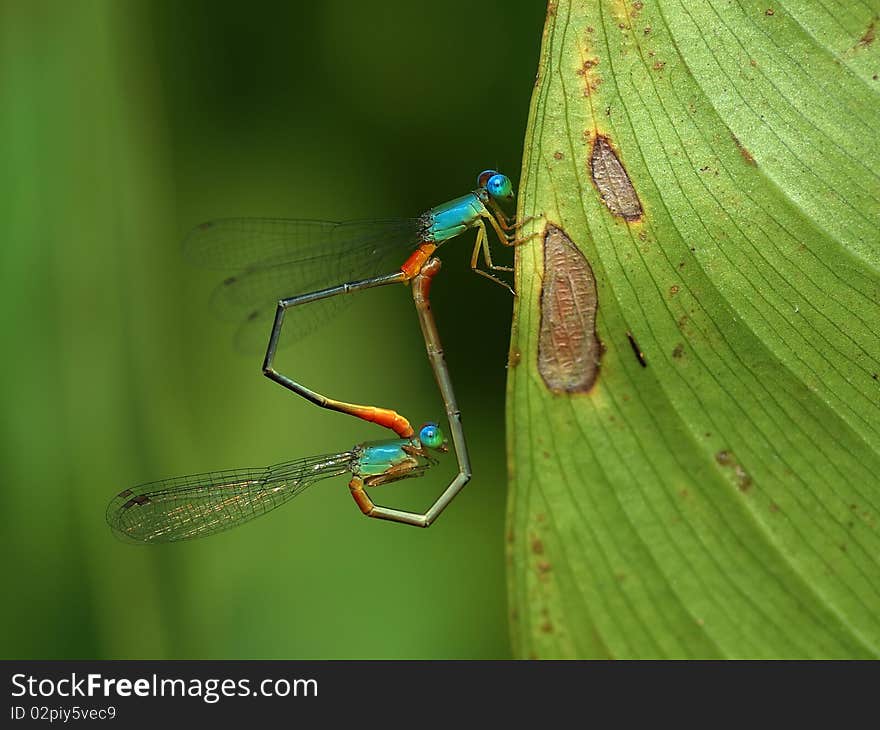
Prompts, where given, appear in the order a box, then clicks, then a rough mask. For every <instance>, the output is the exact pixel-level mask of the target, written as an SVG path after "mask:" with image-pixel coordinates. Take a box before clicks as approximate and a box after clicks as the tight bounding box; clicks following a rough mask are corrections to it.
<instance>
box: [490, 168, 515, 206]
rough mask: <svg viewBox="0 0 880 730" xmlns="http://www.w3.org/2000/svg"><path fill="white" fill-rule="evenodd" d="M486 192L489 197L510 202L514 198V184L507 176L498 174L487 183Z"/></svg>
mask: <svg viewBox="0 0 880 730" xmlns="http://www.w3.org/2000/svg"><path fill="white" fill-rule="evenodd" d="M486 190H487V191H488V193H489V195H491V196H492V197H493V198H495V199H497V200H510V199H512V198H513V183H512V182H510V178H509V177H507V175H502V174H501V173H500V172H496V173H495V174H494V175H492V177H490V178H489V179H488V180H487V181H486Z"/></svg>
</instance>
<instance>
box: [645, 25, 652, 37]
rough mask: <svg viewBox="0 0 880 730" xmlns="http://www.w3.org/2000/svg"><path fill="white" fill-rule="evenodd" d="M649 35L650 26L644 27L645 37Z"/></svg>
mask: <svg viewBox="0 0 880 730" xmlns="http://www.w3.org/2000/svg"><path fill="white" fill-rule="evenodd" d="M650 34H651V26H650V25H646V26H645V35H650Z"/></svg>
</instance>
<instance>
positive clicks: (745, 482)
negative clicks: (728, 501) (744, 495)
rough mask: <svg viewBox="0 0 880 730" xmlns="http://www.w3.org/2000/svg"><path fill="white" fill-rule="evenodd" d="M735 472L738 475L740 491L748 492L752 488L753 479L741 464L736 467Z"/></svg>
mask: <svg viewBox="0 0 880 730" xmlns="http://www.w3.org/2000/svg"><path fill="white" fill-rule="evenodd" d="M733 472H734V474H735V475H736V484H737V486H738V487H739V489H740V491H741V492H747V491H748V490H749V489H750V488H751V486H752V478H751V477H750V476H749V473H748V472H747V471H746V470H745V469H743V468H742V466H740V465H739V464H737V465H736V467H734V470H733Z"/></svg>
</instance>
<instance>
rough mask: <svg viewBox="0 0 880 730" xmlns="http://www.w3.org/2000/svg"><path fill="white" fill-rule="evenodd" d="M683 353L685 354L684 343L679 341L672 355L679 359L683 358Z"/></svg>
mask: <svg viewBox="0 0 880 730" xmlns="http://www.w3.org/2000/svg"><path fill="white" fill-rule="evenodd" d="M682 355H684V345H683V344H682V343H681V342H679V343H678V344H677V345H676V346H675V349H674V350H673V351H672V357H674V358H675V359H676V360H679V359H681V356H682Z"/></svg>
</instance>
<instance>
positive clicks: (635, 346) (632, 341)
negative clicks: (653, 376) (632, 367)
mask: <svg viewBox="0 0 880 730" xmlns="http://www.w3.org/2000/svg"><path fill="white" fill-rule="evenodd" d="M626 338H627V339H628V340H629V346H630V347H631V348H632V351H633V355H635V356H636V360H638V361H639V365H641V366H642V367H643V368H646V367H648V361H647V360H645V353H644V352H642V348H641V347H639V343H638V342H636V338H635V337H633V334H632V332H627V333H626Z"/></svg>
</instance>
